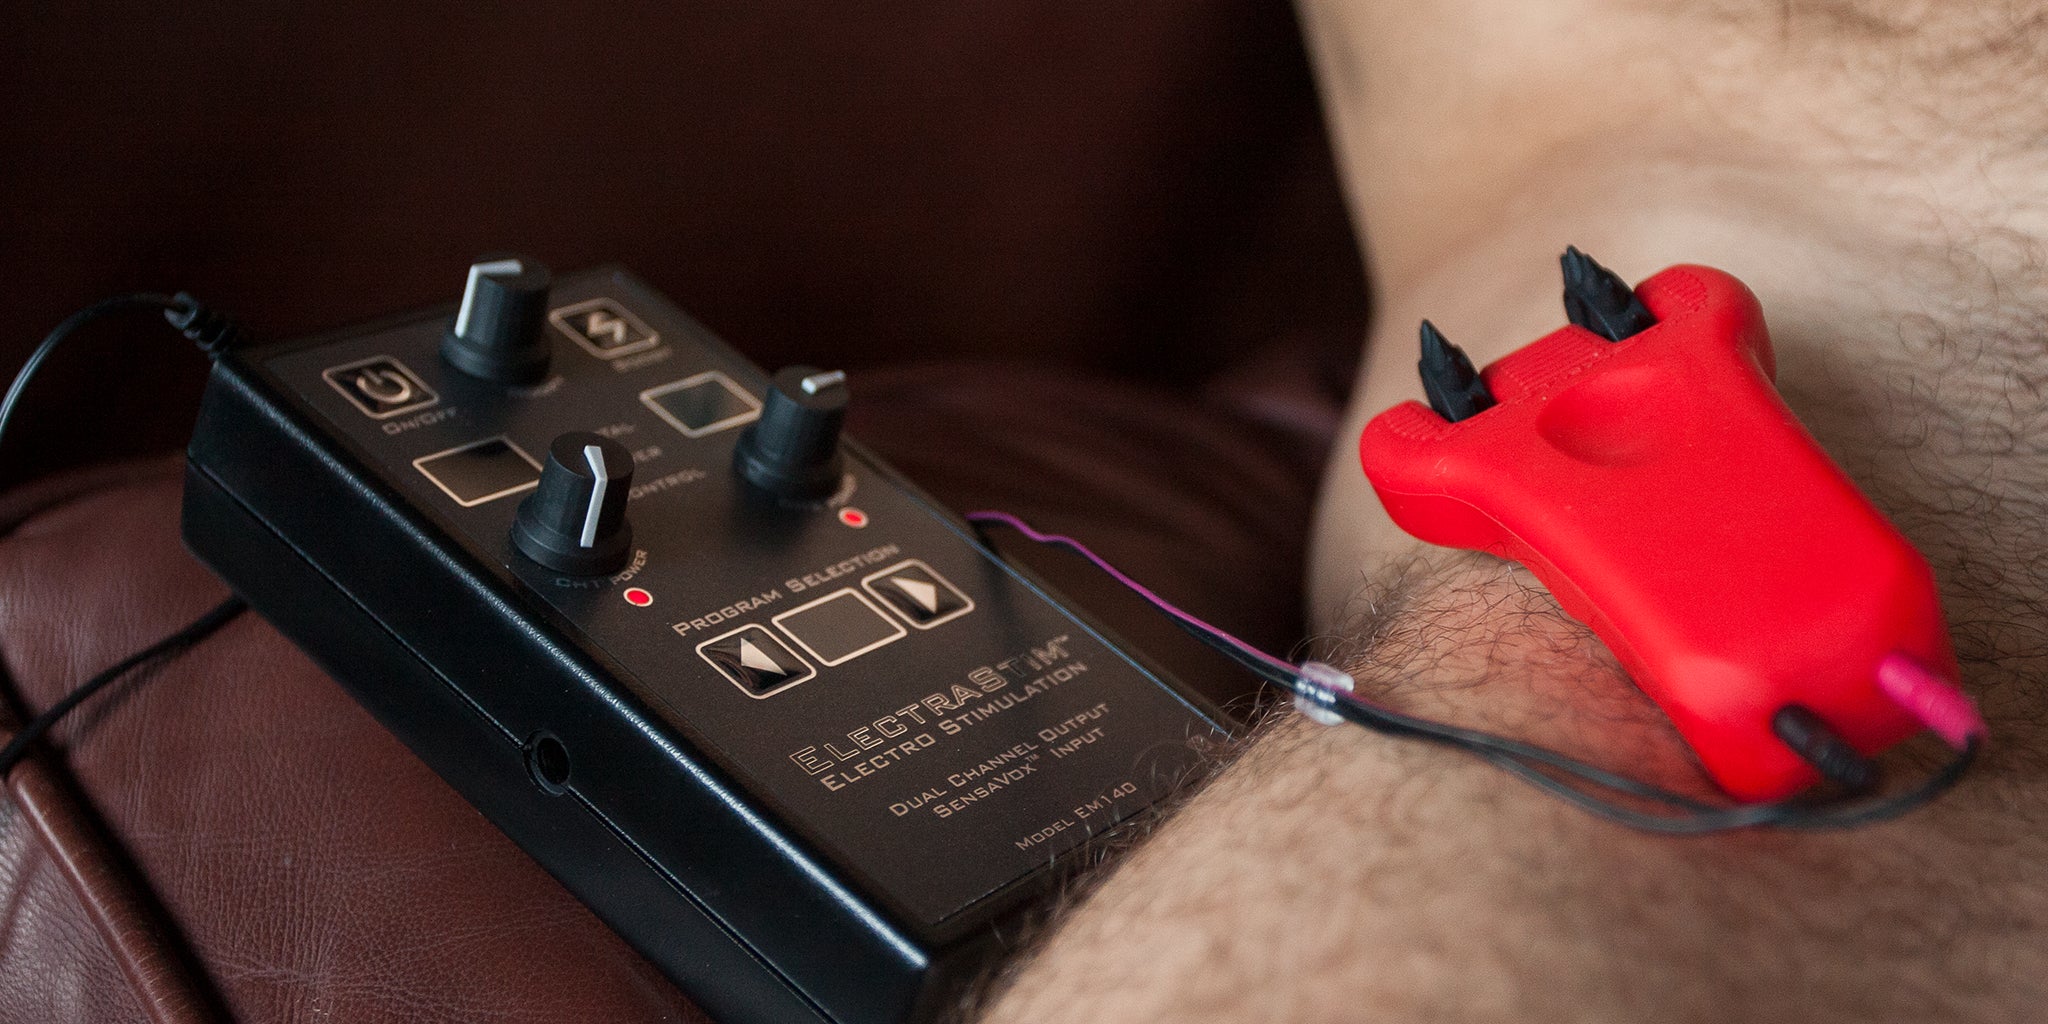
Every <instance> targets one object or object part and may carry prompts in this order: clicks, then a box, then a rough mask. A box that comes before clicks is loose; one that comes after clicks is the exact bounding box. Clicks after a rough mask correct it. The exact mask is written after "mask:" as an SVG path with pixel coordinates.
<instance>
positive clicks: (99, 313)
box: [0, 292, 197, 438]
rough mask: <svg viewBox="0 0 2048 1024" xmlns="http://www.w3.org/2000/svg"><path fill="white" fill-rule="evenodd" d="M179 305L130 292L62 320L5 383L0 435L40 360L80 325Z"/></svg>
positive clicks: (173, 300)
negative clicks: (140, 311)
mask: <svg viewBox="0 0 2048 1024" xmlns="http://www.w3.org/2000/svg"><path fill="white" fill-rule="evenodd" d="M187 301H189V300H187ZM193 305H195V306H196V305H197V303H193ZM181 308H182V305H181V303H180V301H179V299H177V298H174V297H172V296H169V295H163V294H160V293H157V292H136V293H134V294H131V295H116V296H114V297H113V298H111V299H101V300H100V301H98V302H95V303H93V304H92V305H90V306H87V307H85V308H84V309H81V310H79V311H78V312H76V313H73V314H71V315H70V316H68V317H65V318H64V322H63V323H61V324H58V325H57V326H56V327H55V328H54V329H53V330H51V331H50V333H49V334H48V335H46V336H45V337H44V338H43V343H42V344H40V345H37V346H36V350H35V351H34V352H31V353H29V356H28V361H27V362H25V363H23V364H21V370H20V371H19V372H17V373H16V374H15V375H14V383H12V384H10V385H8V386H7V395H6V397H5V398H0V438H5V437H6V436H7V425H8V424H9V423H12V422H13V421H14V408H15V406H17V405H19V404H20V403H21V395H22V392H24V391H26V390H28V383H29V381H31V380H33V379H35V375H36V371H38V370H40V369H42V368H43V362H44V361H45V360H47V359H49V358H50V353H51V352H54V351H56V349H57V346H58V345H61V344H63V343H64V339H66V338H69V337H70V336H71V335H72V334H73V333H75V332H76V331H77V330H78V329H79V328H81V327H84V326H85V325H86V324H89V323H92V322H93V321H95V320H98V319H101V318H102V317H107V316H112V315H113V314H116V313H128V312H133V311H135V310H144V309H148V310H167V311H168V310H177V309H181Z"/></svg>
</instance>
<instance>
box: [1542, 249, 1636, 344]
mask: <svg viewBox="0 0 2048 1024" xmlns="http://www.w3.org/2000/svg"><path fill="white" fill-rule="evenodd" d="M1558 262H1559V263H1560V264H1562V265H1563V266H1564V315H1565V316H1566V318H1568V319H1570V320H1571V322H1572V323H1574V324H1577V325H1578V326H1580V327H1583V328H1585V329H1587V330H1589V331H1592V332H1593V333H1594V334H1597V335H1599V336H1601V337H1603V338H1606V339H1607V340H1608V341H1621V340H1622V339H1624V338H1630V337H1634V336H1635V335H1636V334H1639V333H1641V332H1642V331H1643V330H1645V329H1647V328H1649V327H1651V326H1653V325H1655V324H1656V322H1657V318H1656V317H1654V316H1652V315H1650V311H1649V309H1648V308H1647V307H1645V306H1644V305H1643V300H1641V299H1639V298H1637V297H1636V293H1635V290H1634V289H1632V288H1630V287H1629V286H1628V282H1626V281H1623V280H1622V279H1621V278H1620V277H1619V276H1618V275H1616V274H1615V273H1614V271H1612V270H1609V269H1607V268H1606V267H1603V266H1601V265H1600V264H1599V263H1598V262H1597V261H1595V260H1594V259H1593V257H1591V256H1588V255H1586V254H1585V253H1582V252H1580V251H1579V250H1578V248H1577V247H1576V246H1569V245H1568V246H1565V249H1564V255H1563V256H1562V257H1559V259H1558Z"/></svg>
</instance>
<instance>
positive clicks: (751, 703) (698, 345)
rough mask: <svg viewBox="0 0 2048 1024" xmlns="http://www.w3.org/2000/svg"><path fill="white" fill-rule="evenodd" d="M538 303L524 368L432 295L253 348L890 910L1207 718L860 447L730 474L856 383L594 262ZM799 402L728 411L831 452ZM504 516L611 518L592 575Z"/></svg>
mask: <svg viewBox="0 0 2048 1024" xmlns="http://www.w3.org/2000/svg"><path fill="white" fill-rule="evenodd" d="M545 306H546V308H545V318H544V327H543V328H542V332H543V334H544V336H545V338H546V341H547V344H548V345H549V346H551V348H552V358H551V359H550V360H549V361H548V362H547V364H546V365H547V369H546V372H545V375H544V376H542V377H540V379H538V380H536V381H534V382H532V383H518V384H507V383H503V382H494V381H492V380H488V379H484V378H482V377H479V376H477V375H474V374H471V373H465V372H462V371H460V370H458V369H456V368H455V367H453V366H451V365H450V364H449V363H448V362H447V361H446V360H445V359H444V358H443V357H442V355H441V346H442V344H443V341H444V338H445V337H446V336H447V335H448V333H449V331H450V325H449V319H448V318H445V317H436V318H425V319H421V320H418V321H414V322H410V323H405V324H400V325H397V326H391V327H386V328H381V329H377V330H374V331H372V332H369V333H365V334H362V335H359V336H354V337H349V338H345V339H342V340H337V341H334V342H331V343H327V344H321V345H316V346H313V347H309V348H300V349H296V350H292V351H289V352H285V353H283V354H280V355H277V356H275V357H272V358H271V359H270V360H269V361H268V362H266V363H265V364H263V368H264V370H265V372H266V373H268V374H269V375H270V376H271V377H272V378H273V379H275V380H276V381H277V382H278V383H279V384H280V385H281V387H282V388H283V389H284V390H286V391H287V392H288V393H290V394H293V395H295V396H296V397H297V398H298V400H299V401H300V402H302V403H303V405H304V407H305V408H306V409H307V410H309V411H310V412H311V413H312V414H313V415H314V417H315V418H316V419H317V420H318V421H320V422H322V423H323V424H324V425H325V426H326V427H327V428H329V429H331V430H333V431H334V432H336V433H338V434H340V435H342V436H343V437H345V438H346V439H347V440H349V441H350V442H352V443H353V446H354V447H355V448H356V450H358V451H359V452H361V453H363V456H364V458H366V459H367V460H368V462H369V466H368V467H366V468H368V469H369V470H370V471H371V472H373V473H375V474H378V475H379V476H381V477H382V478H383V479H384V481H385V482H387V483H388V484H390V485H391V486H392V487H393V488H395V489H396V490H397V491H398V492H400V493H401V494H403V495H405V496H406V497H407V498H408V499H409V500H410V501H412V502H413V503H415V504H417V505H418V506H419V507H421V508H423V509H426V510H428V511H429V512H430V513H431V514H432V516H433V518H435V519H437V520H438V521H439V522H441V523H443V524H447V525H448V526H449V528H450V529H451V530H452V531H453V532H454V533H455V534H456V535H457V536H456V540H457V541H458V542H459V543H460V544H461V545H462V546H463V547H465V548H466V549H467V550H468V551H469V552H470V553H471V554H472V555H473V556H474V557H476V558H478V559H480V560H482V561H484V562H486V563H489V564H494V565H497V566H502V567H504V568H505V569H508V570H509V571H510V573H511V574H512V575H513V576H514V577H516V578H517V580H518V581H519V582H520V584H522V585H523V586H524V588H526V589H527V590H528V591H530V593H531V595H532V596H533V597H534V598H535V599H537V600H539V601H541V602H545V603H546V604H547V605H549V606H551V607H552V608H553V610H554V611H556V612H557V613H559V615H560V616H561V618H563V619H565V620H566V621H567V622H568V623H570V624H571V625H572V627H573V630H574V631H575V632H576V633H578V634H580V635H577V636H574V637H572V639H573V640H574V641H575V642H579V643H586V644H588V645H590V646H591V647H592V648H594V649H596V650H598V651H601V652H602V653H603V654H604V655H606V656H608V657H609V658H610V660H611V661H612V662H613V663H615V664H617V665H619V666H622V667H623V669H624V670H625V672H626V673H627V674H628V675H629V676H630V680H629V681H628V685H629V686H631V687H632V688H634V689H637V690H638V691H639V692H640V693H642V694H643V695H645V696H647V697H649V698H651V699H652V700H651V702H652V703H653V704H654V705H655V706H656V708H657V711H659V712H660V713H664V714H666V715H669V716H671V717H672V718H673V719H675V720H676V721H678V722H680V723H684V724H685V725H686V726H687V728H688V729H689V731H690V732H692V733H694V734H695V735H696V736H698V737H701V738H702V739H703V741H704V742H706V743H707V744H708V745H709V746H710V747H711V748H712V751H711V752H712V754H713V755H714V756H715V757H717V758H718V759H719V760H721V761H722V762H723V763H724V765H725V766H726V767H727V769H728V770H730V771H732V772H734V773H735V774H736V775H737V776H739V777H740V778H741V779H742V780H743V781H744V782H745V784H747V785H749V786H752V787H754V788H756V789H757V790H758V791H759V792H760V793H761V794H762V795H763V796H765V797H767V798H769V799H770V800H772V801H773V803H774V804H776V805H778V806H780V807H782V808H785V809H786V810H787V812H788V813H789V814H790V816H791V817H793V818H795V819H796V820H797V821H799V822H800V823H801V825H802V827H803V829H804V831H805V832H807V833H808V835H809V836H810V837H811V839H812V841H813V842H815V843H818V844H819V845H820V846H821V847H822V848H823V849H824V851H825V852H826V853H827V855H828V856H830V857H833V858H835V859H837V860H838V861H840V862H841V863H842V864H843V865H845V866H848V867H850V868H852V869H854V870H855V871H857V872H858V873H860V874H861V875H864V876H865V877H867V878H868V879H870V880H871V881H872V882H873V883H874V884H875V885H876V886H878V887H879V888H880V889H881V890H882V892H883V893H884V894H886V895H887V896H888V897H890V898H891V899H892V900H893V901H894V902H895V903H896V904H897V905H898V906H900V907H901V908H903V909H904V910H905V911H906V912H907V913H909V914H911V915H913V916H914V917H916V918H917V919H919V920H921V921H924V922H927V923H936V922H938V921H940V920H943V919H944V918H946V917H948V916H950V915H952V914H953V913H955V912H957V911H959V910H961V909H962V908H964V907H966V906H967V905H968V904H970V903H972V902H973V901H975V900H976V899H978V898H980V897H982V896H984V895H986V894H988V893H990V892H992V891H994V890H995V889H997V888H999V887H1001V886H1002V885H1004V884H1006V883H1008V882H1010V881H1012V880H1014V879H1016V878H1018V877H1021V876H1023V875H1025V874H1028V873H1029V872H1031V871H1032V870H1034V869H1035V868H1037V867H1039V866H1042V865H1044V864H1046V863H1047V862H1049V861H1051V860H1052V859H1053V858H1055V857H1057V856H1058V855H1059V854H1061V853H1064V852H1066V851H1067V850H1070V849H1072V848H1073V847H1074V846H1076V845H1078V844H1079V843H1081V842H1082V841H1084V840H1085V839H1086V838H1087V837H1088V836H1090V835H1093V834H1096V833H1099V832H1101V831H1102V830H1104V829H1105V828H1107V827H1109V826H1110V825H1112V824H1114V823H1116V822H1117V821H1119V820H1121V819H1123V818H1125V817H1128V816H1129V815H1131V814H1132V813H1135V812H1136V811H1138V810H1140V809H1142V808H1144V807H1145V806H1147V805H1149V804H1150V803H1152V802H1153V801H1155V800H1156V799H1158V798H1159V797H1160V796H1161V795H1163V794H1164V793H1165V792H1166V791H1167V790H1168V789H1169V788H1171V786H1172V785H1173V784H1174V783H1175V782H1176V781H1177V780H1178V779H1179V778H1180V777H1181V775H1182V774H1184V773H1185V772H1186V771H1187V770H1188V768H1189V767H1190V766H1191V765H1192V764H1193V763H1194V762H1195V761H1196V760H1197V759H1198V758H1199V757H1200V756H1201V754H1200V748H1201V746H1202V744H1203V743H1204V742H1206V740H1207V739H1209V738H1211V737H1214V736H1216V735H1218V734H1217V733H1216V732H1215V726H1214V725H1213V724H1212V723H1211V722H1210V721H1209V720H1207V719H1206V718H1204V717H1203V716H1202V715H1201V714H1200V713H1198V712H1196V711H1195V710H1194V709H1193V708H1191V707H1190V706H1189V705H1188V704H1186V703H1185V702H1184V701H1182V700H1181V699H1180V698H1179V697H1178V696H1176V695H1175V694H1174V692H1173V691H1172V690H1171V689H1170V688H1169V687H1168V686H1167V685H1166V684H1164V683H1162V682H1160V681H1159V680H1158V679H1156V678H1155V677H1154V676H1152V675H1151V674H1150V673H1149V672H1147V671H1146V670H1144V669H1143V668H1141V667H1140V666H1139V665H1138V664H1136V663H1135V662H1134V661H1132V660H1131V659H1130V658H1128V657H1127V656H1125V655H1124V654H1122V653H1121V652H1119V651H1117V650H1116V649H1115V648H1113V647H1112V646H1110V645H1109V644H1108V643H1106V642H1105V641H1104V640H1103V639H1102V638H1101V637H1100V636H1098V635H1097V634H1096V633H1095V632H1093V631H1092V630H1091V629H1089V628H1088V627H1087V626H1085V625H1084V624H1082V623H1081V622H1079V621H1078V620H1076V619H1075V618H1074V617H1073V616H1072V615H1070V614H1069V613H1068V612H1066V611H1065V610H1063V609H1062V608H1060V607H1059V606H1057V605H1055V604H1054V603H1052V602H1051V601H1050V600H1048V599H1047V598H1046V597H1045V596H1044V595H1043V594H1041V593H1040V592H1039V591H1038V590H1037V589H1036V588H1034V587H1032V586H1030V585H1029V584H1027V583H1026V582H1024V581H1023V580H1022V579H1020V578H1019V577H1017V576H1016V575H1014V574H1013V573H1012V572H1011V571H1010V570H1009V569H1008V568H1007V567H1005V566H1003V565H1002V564H1000V563H999V562H997V561H995V560H993V559H992V558H990V557H989V556H988V555H987V554H986V553H985V552H984V551H983V550H982V549H981V548H980V547H978V546H977V545H975V544H974V543H972V542H971V541H970V540H969V539H968V537H967V536H966V535H965V534H963V533H962V532H961V530H960V528H958V527H956V526H955V525H954V523H953V522H952V521H950V520H949V519H946V518H944V517H943V516H942V515H941V514H940V513H938V512H937V511H936V510H934V509H932V508H931V507H929V506H928V505H927V504H925V503H924V502H923V501H922V500H920V499H919V498H917V497H916V496H914V495H912V494H911V493H910V492H908V491H906V490H904V489H902V488H901V487H899V486H897V485H896V484H894V483H893V482H892V481H891V480H890V479H889V478H888V477H887V476H886V475H884V474H883V473H881V472H878V471H877V470H876V469H875V468H874V466H873V465H871V464H870V463H869V462H868V461H867V460H866V459H865V458H863V457H861V456H859V455H857V454H854V453H852V452H846V453H845V455H844V458H843V460H841V461H840V462H838V463H836V464H834V466H835V470H836V476H832V477H831V478H830V479H829V480H827V482H826V484H825V486H826V487H827V488H828V489H829V494H827V495H825V496H824V497H822V498H815V499H812V498H805V499H802V500H797V499H791V498H789V497H785V496H778V495H777V494H775V493H772V492H771V491H770V490H767V489H764V488H762V487H760V486H756V485H755V484H753V483H750V482H749V481H748V480H747V479H743V478H742V476H741V474H740V473H738V472H736V471H735V468H734V466H735V446H736V445H737V444H740V443H741V439H742V438H743V437H750V436H752V435H750V434H749V430H748V428H749V427H751V426H754V425H756V424H758V423H761V421H762V418H763V413H764V409H767V410H769V413H770V415H774V414H776V410H775V409H774V408H773V406H775V404H776V403H778V402H781V403H783V404H784V405H788V404H789V400H788V398H787V397H786V396H787V395H792V394H793V395H796V396H797V398H798V399H799V400H800V401H801V402H813V399H814V398H815V396H816V395H823V394H826V393H827V392H826V391H825V389H828V388H834V387H837V388H844V389H846V394H847V395H848V396H850V398H851V400H853V401H858V394H859V381H858V379H857V378H856V379H854V380H853V381H851V382H850V383H848V382H844V381H843V380H840V379H838V378H837V376H836V375H833V374H827V373H822V372H820V373H809V374H808V375H800V376H801V380H797V379H796V378H791V380H792V381H794V382H795V383H794V385H793V386H791V387H785V388H784V394H785V397H783V398H777V397H776V395H775V389H776V387H777V383H776V382H771V380H770V379H769V378H768V377H767V376H765V375H764V374H762V373H761V372H760V371H759V370H757V369H755V368H754V367H752V366H751V365H749V364H748V363H746V362H745V361H744V360H742V359H740V358H739V357H738V356H736V355H735V354H734V353H733V352H732V351H731V350H730V349H728V348H726V347H725V346H724V345H723V344H722V343H720V342H718V341H716V340H715V339H714V338H712V337H711V336H710V335H709V334H708V333H706V332H705V331H704V330H703V329H702V328H701V327H699V326H697V325H696V324H695V323H694V322H693V321H691V320H689V319H688V318H687V317H685V316H683V315H682V314H681V313H680V312H678V311H676V310H675V309H674V308H673V307H671V306H669V305H668V304H667V303H666V302H664V301H663V300H661V299H660V298H659V297H658V296H655V295H654V294H652V293H651V292H649V291H648V290H646V289H645V288H643V287H641V286H639V285H638V284H637V283H636V282H634V281H633V280H632V279H630V278H628V277H626V276H624V275H620V274H609V273H603V272H595V273H588V274H582V275H576V276H571V277H568V278H565V279H562V280H559V281H557V282H555V283H554V285H553V287H552V289H551V290H550V291H549V292H548V293H547V296H546V299H545ZM776 380H777V381H781V380H782V379H781V378H780V377H778V378H777V379H776ZM821 381H822V382H823V383H822V384H821V383H820V382H821ZM783 383H785V384H787V383H789V382H783ZM841 401H842V402H843V401H844V399H842V400H841ZM814 404H815V403H814ZM821 407H822V406H821ZM813 411H814V410H813ZM834 424H835V425H834V429H835V430H836V421H834ZM803 426H804V424H798V425H797V426H796V427H791V428H790V429H789V430H786V431H783V433H782V434H781V435H778V437H784V436H785V435H786V440H774V439H765V438H766V436H767V434H768V433H769V432H768V430H767V429H765V427H764V429H762V430H759V431H756V432H755V433H756V434H758V435H760V436H761V437H763V438H764V440H762V441H761V442H760V444H761V445H764V446H766V445H769V444H770V443H771V441H772V442H773V443H778V444H785V445H786V446H789V447H791V448H792V450H794V449H795V448H800V447H803V446H809V447H810V448H811V449H813V450H815V451H819V452H824V451H828V450H830V447H831V446H830V443H829V438H828V439H827V440H826V441H824V442H820V441H819V440H818V438H817V437H816V436H814V435H815V432H813V434H804V433H803V430H802V429H800V428H802V427H803ZM749 443H753V442H751V441H750V442H749ZM961 443H972V442H971V440H970V439H962V441H961ZM771 461H772V460H771ZM544 471H545V474H554V475H553V476H550V477H549V483H548V484H547V485H546V486H545V487H544V486H543V476H544ZM621 485H623V487H621ZM544 492H545V493H544ZM621 492H623V494H624V496H625V497H624V499H623V516H621V515H620V514H619V512H618V503H619V498H618V495H619V494H620V493H621ZM537 495H538V497H537ZM563 495H566V497H563ZM606 495H610V501H609V503H607V502H605V501H604V500H603V499H604V498H605V497H606ZM550 502H553V503H555V505H561V506H562V507H560V508H556V507H554V506H551V505H549V504H548V503H550ZM523 503H524V504H526V505H527V508H528V510H527V512H526V514H525V516H523V517H522V516H521V512H520V510H521V507H522V504H523ZM564 503H566V504H564ZM584 503H587V504H588V506H589V507H588V509H587V515H586V514H585V512H586V509H585V507H584ZM542 506H546V507H542ZM515 520H517V521H518V522H519V524H520V528H521V529H527V530H529V535H532V531H536V530H539V531H543V532H546V531H551V532H547V537H552V538H555V539H554V540H551V541H547V542H546V543H553V544H556V545H557V546H558V547H560V548H562V549H563V550H565V551H567V552H568V553H569V554H568V555H567V556H565V557H566V558H570V559H571V560H570V561H567V562H564V563H563V564H570V565H572V566H577V565H578V563H575V562H574V561H573V556H574V554H575V552H576V550H577V544H578V540H579V533H580V535H581V537H580V540H581V543H582V545H583V547H584V548H586V549H593V550H594V549H595V547H598V546H601V545H596V546H594V545H593V542H592V537H593V535H594V534H595V533H597V532H598V531H599V530H600V528H602V529H603V530H604V531H605V532H606V533H607V535H608V536H610V537H611V538H613V539H615V540H619V541H621V542H622V543H621V545H620V546H618V547H617V551H616V554H615V556H614V561H613V562H612V563H608V564H605V565H604V566H603V567H602V569H601V570H600V571H598V572H594V573H593V572H589V571H587V569H588V567H587V566H579V570H580V571H563V570H561V569H559V568H550V567H549V566H547V565H543V564H542V561H536V557H538V558H540V559H542V560H543V561H544V560H547V558H548V557H549V556H548V553H547V550H548V549H546V548H545V547H544V546H537V544H515V543H514V541H513V536H514V533H515ZM535 524H539V525H535ZM550 524H552V525H550ZM621 530H630V533H629V534H625V535H622V534H621V533H620V532H619V531H621ZM529 553H532V555H533V557H530V556H529ZM614 565H615V566H616V567H615V568H614ZM574 755H575V756H577V757H602V756H603V752H602V751H576V752H574ZM600 810H602V807H601V806H600ZM677 827H678V828H687V827H688V823H687V822H678V823H677Z"/></svg>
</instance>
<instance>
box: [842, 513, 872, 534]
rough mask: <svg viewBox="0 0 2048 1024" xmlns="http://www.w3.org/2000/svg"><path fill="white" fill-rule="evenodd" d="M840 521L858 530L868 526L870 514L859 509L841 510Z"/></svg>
mask: <svg viewBox="0 0 2048 1024" xmlns="http://www.w3.org/2000/svg"><path fill="white" fill-rule="evenodd" d="M839 521H840V522H842V523H845V524H846V525H848V526H851V527H853V528H854V529H856V530H858V529H860V528H861V527H863V526H866V525H867V524H868V514H867V513H866V512H862V511H861V510H860V509H857V508H842V509H840V510H839Z"/></svg>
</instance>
